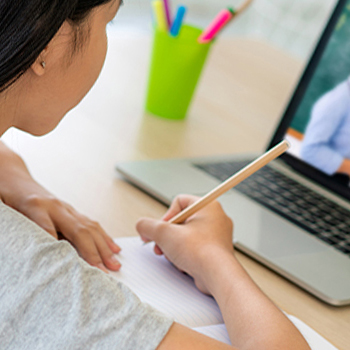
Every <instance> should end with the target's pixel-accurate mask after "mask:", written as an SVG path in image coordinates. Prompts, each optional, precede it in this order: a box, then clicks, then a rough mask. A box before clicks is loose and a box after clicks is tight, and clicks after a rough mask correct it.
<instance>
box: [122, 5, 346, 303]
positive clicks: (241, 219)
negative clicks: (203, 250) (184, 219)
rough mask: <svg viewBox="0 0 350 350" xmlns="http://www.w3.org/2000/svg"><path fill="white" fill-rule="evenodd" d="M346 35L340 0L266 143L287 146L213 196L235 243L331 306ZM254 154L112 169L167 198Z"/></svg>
mask: <svg viewBox="0 0 350 350" xmlns="http://www.w3.org/2000/svg"><path fill="white" fill-rule="evenodd" d="M349 38H350V0H339V1H338V3H337V4H336V6H335V8H334V12H333V13H332V15H331V16H330V19H329V22H328V24H327V26H326V28H325V30H324V33H323V35H322V37H321V38H320V40H319V43H318V45H317V47H316V49H315V52H314V54H313V55H312V57H311V59H310V62H309V64H308V65H307V68H306V70H305V72H304V74H303V76H302V78H301V80H300V83H299V85H298V87H297V88H296V90H295V93H294V95H293V97H292V98H291V101H290V103H289V105H288V107H287V109H286V112H285V113H284V115H283V117H282V119H281V122H280V125H279V126H278V127H277V129H276V131H275V135H274V136H273V138H272V139H271V142H270V145H269V147H268V149H270V148H271V147H273V146H274V145H276V144H277V143H279V142H280V141H281V140H282V139H287V140H289V141H290V143H291V144H292V147H291V149H290V152H288V153H287V154H285V155H283V156H282V157H281V158H280V159H279V160H278V161H275V162H273V163H271V164H270V165H269V166H267V167H265V168H264V169H263V170H261V171H259V172H258V173H257V174H256V175H254V176H252V177H251V178H249V179H247V180H246V181H244V182H243V183H242V184H241V185H239V186H238V187H237V188H235V189H234V190H232V191H230V193H228V194H226V195H224V196H222V197H221V198H220V202H221V204H222V205H223V207H224V209H225V211H226V213H227V214H228V215H229V216H230V217H231V218H232V219H233V221H234V223H235V235H234V236H235V241H234V243H235V246H236V248H237V249H239V250H241V251H242V252H244V253H246V254H248V255H250V256H251V257H253V258H254V259H256V260H258V261H259V262H261V263H263V264H265V265H266V266H268V267H269V268H271V269H273V270H275V271H276V272H277V273H279V274H281V275H283V276H284V277H286V278H288V279H289V280H291V281H292V282H294V283H296V284H298V285H299V286H300V287H302V288H304V289H305V290H306V291H308V292H310V293H312V294H313V295H315V296H316V297H318V298H320V299H321V300H323V301H325V302H327V303H330V304H332V305H337V306H340V305H348V304H350V278H349V276H350V203H349V199H350V187H349V182H350V181H349V179H350V177H349V175H350V79H349V75H350V59H349V57H350V40H349ZM214 117H215V116H213V122H214ZM253 159H254V156H251V155H250V156H249V155H243V156H236V155H233V156H225V157H219V156H218V157H212V158H209V159H207V158H204V159H167V160H155V161H146V162H127V163H123V164H119V165H118V167H117V169H118V171H119V172H120V173H121V174H122V175H123V176H124V177H125V178H126V179H127V180H128V181H130V182H131V183H133V184H135V185H136V186H138V187H140V188H141V189H143V190H145V191H146V192H147V193H150V194H151V195H152V196H154V197H155V198H157V199H159V200H160V201H162V202H164V203H165V204H167V205H168V204H169V203H170V202H171V201H172V199H173V198H174V197H175V196H176V195H177V194H179V193H188V194H195V195H199V196H202V195H204V194H206V193H207V192H209V191H210V190H212V189H213V188H215V187H216V186H217V185H218V184H219V183H220V182H222V181H223V180H225V179H226V178H228V177H229V176H231V175H232V174H233V173H235V172H236V171H237V170H240V169H241V168H242V167H243V166H244V165H245V164H247V163H249V162H250V161H251V160H253ZM347 168H349V169H347Z"/></svg>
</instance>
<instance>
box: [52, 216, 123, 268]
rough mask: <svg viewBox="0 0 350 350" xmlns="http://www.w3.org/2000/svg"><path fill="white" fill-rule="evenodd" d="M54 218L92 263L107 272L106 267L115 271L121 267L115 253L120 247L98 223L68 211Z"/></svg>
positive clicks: (65, 234)
mask: <svg viewBox="0 0 350 350" xmlns="http://www.w3.org/2000/svg"><path fill="white" fill-rule="evenodd" d="M54 220H55V222H56V225H57V226H58V229H59V230H60V232H62V233H63V234H64V236H65V237H66V238H67V239H68V240H69V241H70V242H71V243H72V244H73V245H74V247H75V248H76V249H77V251H78V252H79V254H80V255H81V257H82V258H83V259H84V260H86V261H87V262H88V263H89V264H90V265H92V266H96V267H98V268H100V269H101V270H103V271H105V272H106V271H107V270H106V267H107V268H108V269H110V270H113V271H118V270H119V269H120V267H121V264H120V263H119V261H118V260H117V259H116V257H115V255H114V254H116V253H119V251H120V248H119V247H118V246H117V245H116V244H115V243H114V242H113V241H112V239H111V238H110V237H108V235H107V234H106V233H105V232H104V230H103V229H102V228H101V226H100V225H99V224H98V223H96V222H94V221H91V220H89V219H87V218H86V217H83V216H82V215H81V214H78V213H77V214H76V215H74V214H72V213H71V212H68V211H66V212H61V213H56V215H55V217H54Z"/></svg>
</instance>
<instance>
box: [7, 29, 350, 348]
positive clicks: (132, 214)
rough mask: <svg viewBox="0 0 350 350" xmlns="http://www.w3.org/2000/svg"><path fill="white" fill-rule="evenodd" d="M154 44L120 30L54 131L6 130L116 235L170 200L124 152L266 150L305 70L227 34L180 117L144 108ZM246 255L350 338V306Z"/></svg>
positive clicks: (260, 279) (293, 304) (62, 192)
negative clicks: (149, 190) (133, 172)
mask: <svg viewBox="0 0 350 350" xmlns="http://www.w3.org/2000/svg"><path fill="white" fill-rule="evenodd" d="M150 45H151V43H150V38H149V37H148V36H147V35H141V34H132V33H123V34H117V33H116V32H114V33H111V35H110V48H109V53H108V57H107V61H106V65H105V68H104V70H103V72H102V75H101V77H100V79H99V81H98V82H97V84H96V85H95V87H94V88H93V90H92V91H91V93H90V94H89V95H88V96H87V98H86V99H85V101H84V102H83V103H82V104H81V105H80V106H79V107H77V108H76V109H75V110H73V111H72V112H71V113H69V115H67V117H66V118H65V120H64V121H63V122H62V123H61V124H60V126H59V127H58V128H57V129H56V130H55V131H54V132H53V133H51V134H49V135H47V136H45V137H42V138H40V139H37V138H34V137H31V136H28V135H25V134H23V133H21V132H18V131H14V130H10V131H9V132H8V133H7V134H5V135H4V137H3V139H4V140H5V142H6V143H7V144H9V145H10V146H11V147H12V148H14V149H15V150H16V151H17V152H19V153H20V154H21V155H22V157H23V158H24V159H25V160H26V162H27V164H28V166H29V168H30V170H31V172H32V174H33V175H34V177H35V178H36V179H37V180H38V181H39V182H41V183H42V184H43V185H45V186H46V187H47V188H48V189H49V190H50V191H51V192H53V193H54V194H56V195H57V196H58V197H60V198H61V199H63V200H65V201H67V202H69V203H70V204H72V205H73V206H75V208H76V209H78V210H79V211H81V212H82V213H84V214H86V215H88V216H90V217H91V218H93V219H96V220H98V221H99V222H100V223H101V224H102V226H103V227H104V228H105V229H106V230H107V232H108V233H109V234H110V235H111V236H113V237H121V236H133V235H136V232H135V228H134V226H135V222H136V220H137V219H138V218H139V217H140V216H152V217H161V215H162V214H163V213H164V212H165V210H166V208H165V207H164V206H163V205H161V204H160V203H158V202H157V201H155V200H154V199H152V198H150V197H148V196H147V195H146V194H144V193H142V192H140V191H139V190H137V189H135V188H134V187H132V186H131V185H129V184H127V183H125V182H124V181H123V180H122V179H121V178H120V177H119V176H118V175H116V174H115V172H114V167H115V164H116V163H117V162H120V161H127V160H141V159H142V160H143V159H155V158H170V157H197V156H206V155H215V154H232V153H241V152H252V151H262V150H263V149H264V147H265V146H266V145H267V142H268V140H269V138H270V136H271V133H272V131H273V130H274V129H275V126H276V123H277V122H278V120H279V118H280V115H281V113H282V111H283V109H284V107H285V104H286V101H288V98H289V96H290V94H291V92H292V90H293V87H294V85H295V83H296V81H297V80H298V77H299V75H300V72H301V70H302V65H301V63H300V62H298V61H296V60H295V59H293V58H291V57H289V56H288V55H287V54H285V53H283V52H281V51H279V50H277V49H274V48H272V47H270V46H268V45H267V44H264V43H261V42H256V41H253V40H247V39H225V40H221V41H218V42H217V44H216V46H215V47H214V48H213V51H212V53H211V56H210V59H209V61H208V64H207V66H206V69H205V72H204V75H203V78H202V80H201V83H200V86H199V89H198V91H197V95H196V98H195V100H194V101H193V105H192V108H191V112H190V116H189V118H188V119H187V120H186V121H183V122H172V121H167V120H162V119H160V118H156V117H152V116H146V115H144V113H143V102H144V96H145V89H146V81H147V71H148V64H149V55H150V53H149V52H150ZM238 256H239V259H240V260H241V262H242V263H243V265H244V266H245V268H246V269H247V270H248V272H249V273H250V274H251V276H252V277H253V278H254V280H255V281H256V282H257V283H258V285H259V286H260V287H261V288H262V290H263V291H264V292H265V293H266V294H267V295H268V296H269V297H270V298H271V299H272V300H273V301H274V302H275V303H276V304H277V305H278V306H279V307H281V308H282V309H283V310H285V311H286V312H288V313H289V314H292V315H295V316H297V317H299V318H300V319H301V320H303V321H304V322H306V323H307V324H309V325H310V326H311V327H313V328H314V329H315V330H316V331H318V332H319V333H320V334H321V335H323V336H324V337H325V338H326V339H328V340H329V341H331V342H332V343H333V344H334V345H335V346H337V347H339V349H341V350H345V349H349V348H350V347H349V343H350V331H349V330H350V307H342V308H335V307H331V306H328V305H326V304H324V303H322V302H320V301H318V300H317V299H315V298H314V297H312V296H310V295H309V294H307V293H306V292H304V291H303V290H301V289H299V288H298V287H296V286H294V285H293V284H291V283H290V282H288V281H286V280H285V279H283V278H282V277H280V276H278V275H276V274H275V273H274V272H271V271H270V270H268V269H267V268H265V267H263V266H262V265H260V264H258V263H256V262H255V261H253V260H252V259H250V258H248V257H246V256H244V255H242V254H240V253H238Z"/></svg>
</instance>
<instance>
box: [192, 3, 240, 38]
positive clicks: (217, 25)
mask: <svg viewBox="0 0 350 350" xmlns="http://www.w3.org/2000/svg"><path fill="white" fill-rule="evenodd" d="M234 14H235V13H234V11H233V10H231V9H225V10H222V11H221V12H220V13H219V14H218V15H217V16H216V18H215V19H214V21H213V22H212V23H211V24H210V25H209V27H208V28H207V29H205V30H204V32H203V33H202V34H201V36H200V37H199V39H198V41H199V42H200V43H201V44H205V43H208V42H210V41H212V40H213V39H214V38H215V37H216V35H217V34H218V33H219V32H220V31H221V30H222V29H223V28H224V27H225V26H226V24H227V23H228V22H230V21H231V19H232V18H233V17H234Z"/></svg>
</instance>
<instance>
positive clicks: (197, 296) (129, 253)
mask: <svg viewBox="0 0 350 350" xmlns="http://www.w3.org/2000/svg"><path fill="white" fill-rule="evenodd" d="M116 242H117V244H118V245H119V246H120V247H121V248H122V251H121V252H120V254H119V255H118V259H119V261H120V262H121V264H122V265H123V267H122V269H121V271H120V272H111V275H113V276H114V277H115V278H116V279H118V280H119V281H121V282H123V283H124V284H126V285H127V286H128V287H129V288H130V289H131V290H133V291H134V292H135V293H136V294H137V296H138V297H139V298H140V299H141V301H143V302H145V303H148V304H150V305H151V306H153V307H154V308H156V309H158V310H161V311H162V312H163V313H165V314H166V315H169V316H170V317H173V318H174V319H175V320H176V321H177V322H178V323H181V324H183V325H186V326H187V327H190V328H193V327H202V326H208V325H213V324H221V323H223V318H222V315H221V312H220V310H219V307H218V306H217V304H216V302H215V300H214V299H213V298H211V297H208V296H206V295H204V294H202V293H201V292H200V291H198V289H197V288H196V287H195V284H194V282H193V280H192V278H191V277H189V276H187V275H185V274H183V273H181V272H179V271H178V270H177V269H176V268H175V267H174V266H173V265H171V264H170V263H169V261H167V260H166V259H165V258H164V257H163V256H161V257H159V256H156V255H155V254H154V253H153V246H154V245H153V244H149V245H145V246H144V245H143V242H142V241H141V239H140V238H138V237H132V238H119V239H117V240H116Z"/></svg>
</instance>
